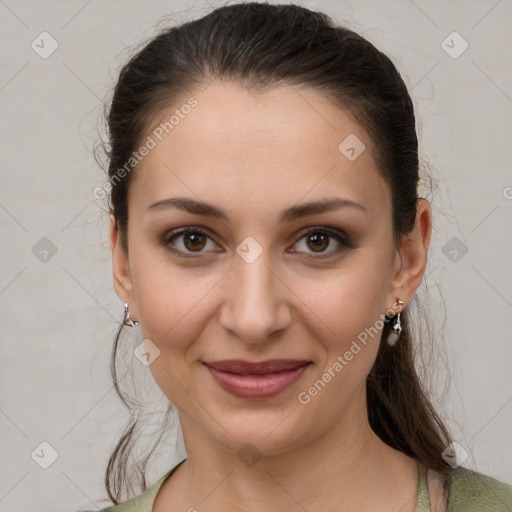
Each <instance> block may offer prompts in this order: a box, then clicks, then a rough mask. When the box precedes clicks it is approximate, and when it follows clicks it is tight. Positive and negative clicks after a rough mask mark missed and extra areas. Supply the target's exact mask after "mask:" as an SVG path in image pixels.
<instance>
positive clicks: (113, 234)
mask: <svg viewBox="0 0 512 512" xmlns="http://www.w3.org/2000/svg"><path fill="white" fill-rule="evenodd" d="M109 220H110V225H109V238H110V249H111V251H112V274H113V282H114V289H115V291H116V294H117V296H118V297H119V298H120V299H121V301H122V302H130V301H131V299H132V290H133V284H132V279H131V274H130V265H129V261H128V257H127V254H126V252H125V250H124V248H123V247H122V246H121V243H120V239H119V232H118V230H117V226H116V221H115V217H114V215H113V214H110V218H109Z"/></svg>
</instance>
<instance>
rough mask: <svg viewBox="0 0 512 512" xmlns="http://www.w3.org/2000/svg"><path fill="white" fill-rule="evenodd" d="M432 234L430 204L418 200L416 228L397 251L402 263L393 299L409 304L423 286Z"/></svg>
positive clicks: (403, 238)
mask: <svg viewBox="0 0 512 512" xmlns="http://www.w3.org/2000/svg"><path fill="white" fill-rule="evenodd" d="M431 233H432V211H431V208H430V204H429V202H428V201H426V200H425V199H418V200H417V201H416V220H415V223H414V228H413V229H412V231H411V232H410V233H408V234H407V235H406V236H404V237H402V239H401V241H400V245H399V247H398V249H397V251H398V253H399V254H398V256H399V258H398V259H399V262H400V263H399V268H398V270H397V272H396V274H395V276H394V279H393V285H394V286H393V291H392V295H393V297H402V298H403V300H405V302H406V303H408V302H409V301H410V299H411V297H412V296H413V295H414V293H415V292H416V290H417V289H418V287H419V285H420V284H421V280H422V279H423V275H424V273H425V268H426V265H427V254H428V247H429V244H430V236H431Z"/></svg>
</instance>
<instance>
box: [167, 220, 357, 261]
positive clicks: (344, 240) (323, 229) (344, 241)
mask: <svg viewBox="0 0 512 512" xmlns="http://www.w3.org/2000/svg"><path fill="white" fill-rule="evenodd" d="M191 233H193V234H197V235H202V236H205V237H207V238H210V239H212V237H211V236H210V235H209V234H208V233H207V232H206V231H204V230H203V229H201V228H198V227H192V226H190V227H186V228H181V229H178V230H175V231H172V232H170V233H168V234H167V235H166V236H165V237H164V239H163V240H162V243H163V245H164V247H165V248H166V250H168V251H170V252H171V253H172V254H175V255H176V256H179V257H181V258H197V257H198V256H192V255H191V254H194V253H190V252H189V253H186V252H183V251H180V250H178V249H175V248H173V247H172V246H171V245H170V243H171V242H172V241H174V240H176V239H177V238H179V237H180V236H183V235H187V234H191ZM312 234H324V235H328V236H330V237H332V238H334V239H335V240H336V241H337V242H339V244H340V245H341V247H338V248H337V249H335V250H333V251H330V252H328V253H317V255H312V256H308V257H309V258H312V259H323V258H329V257H332V256H333V255H335V254H338V253H340V252H341V251H343V250H344V249H351V248H353V247H354V245H353V244H352V242H351V241H350V240H349V239H348V237H347V236H346V235H345V234H344V233H343V232H341V231H338V230H335V229H332V228H329V227H327V226H318V227H314V228H311V229H309V230H307V231H305V232H303V233H302V234H301V236H300V238H299V239H298V240H297V242H295V243H298V242H299V241H300V240H302V239H303V238H306V237H307V236H309V235H312ZM294 245H295V244H294ZM292 252H300V251H292ZM196 254H198V255H200V254H201V252H197V253H196ZM310 254H314V253H310Z"/></svg>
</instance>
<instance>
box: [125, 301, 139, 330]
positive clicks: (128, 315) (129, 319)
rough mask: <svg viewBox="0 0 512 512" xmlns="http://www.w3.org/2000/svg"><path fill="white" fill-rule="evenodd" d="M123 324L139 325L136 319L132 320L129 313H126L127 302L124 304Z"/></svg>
mask: <svg viewBox="0 0 512 512" xmlns="http://www.w3.org/2000/svg"><path fill="white" fill-rule="evenodd" d="M123 324H124V325H128V326H129V327H136V326H137V325H139V322H137V321H135V322H134V321H133V320H132V319H131V317H130V313H128V303H127V302H125V304H124V319H123Z"/></svg>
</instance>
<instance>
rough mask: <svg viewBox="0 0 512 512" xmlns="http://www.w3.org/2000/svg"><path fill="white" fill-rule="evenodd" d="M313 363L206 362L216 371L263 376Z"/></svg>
mask: <svg viewBox="0 0 512 512" xmlns="http://www.w3.org/2000/svg"><path fill="white" fill-rule="evenodd" d="M310 362H311V361H307V360H299V359H267V360H266V361H259V362H251V361H244V360H242V359H224V360H222V361H212V362H205V364H206V365H207V366H210V367H212V368H214V369H216V370H219V371H223V372H230V373H237V374H240V375H250V374H253V375H254V374H256V375H263V374H266V373H275V372H282V371H285V370H293V369H295V368H298V367H299V366H304V365H305V364H308V363H310Z"/></svg>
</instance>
